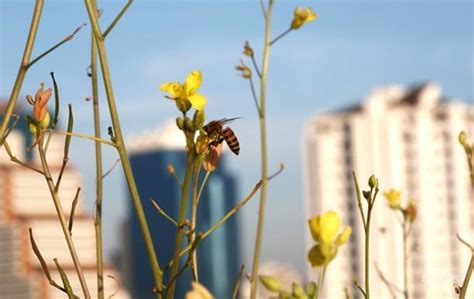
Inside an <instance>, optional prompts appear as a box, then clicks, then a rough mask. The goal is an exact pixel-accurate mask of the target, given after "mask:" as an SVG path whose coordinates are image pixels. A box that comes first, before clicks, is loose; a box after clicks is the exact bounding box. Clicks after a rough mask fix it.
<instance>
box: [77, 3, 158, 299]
mask: <svg viewBox="0 0 474 299" xmlns="http://www.w3.org/2000/svg"><path fill="white" fill-rule="evenodd" d="M84 1H85V5H86V8H87V13H88V15H89V20H90V22H91V25H92V30H93V32H94V37H95V42H96V44H97V52H98V55H99V60H100V65H101V69H102V78H103V81H104V87H105V93H106V95H107V101H108V106H109V112H110V119H111V121H112V127H113V133H114V135H115V140H116V147H117V151H118V154H119V157H120V160H121V161H122V167H123V171H124V174H125V178H126V180H127V184H128V187H129V191H130V195H131V196H130V197H131V199H132V202H133V205H134V208H135V212H136V214H137V218H138V223H139V225H140V228H141V230H142V234H143V239H144V242H145V246H146V249H147V253H148V257H149V259H150V265H151V269H152V272H153V279H154V282H155V290H156V296H157V298H161V291H162V289H163V272H162V270H161V267H160V264H159V262H158V258H157V256H156V251H155V247H154V244H153V239H152V237H151V233H150V229H149V227H148V223H147V220H146V217H145V211H144V210H143V205H142V202H141V199H140V195H139V193H138V189H137V185H136V182H135V178H134V176H133V172H132V167H131V165H130V161H129V159H128V155H127V150H126V147H125V141H124V139H123V135H122V129H121V126H120V121H119V117H118V112H117V107H116V103H115V96H114V93H113V88H112V80H111V77H110V70H109V63H108V59H107V52H106V49H105V43H104V39H103V36H102V34H101V31H100V27H99V22H98V19H97V18H98V17H97V13H96V11H97V8H96V6H95V5H94V3H93V2H92V0H84Z"/></svg>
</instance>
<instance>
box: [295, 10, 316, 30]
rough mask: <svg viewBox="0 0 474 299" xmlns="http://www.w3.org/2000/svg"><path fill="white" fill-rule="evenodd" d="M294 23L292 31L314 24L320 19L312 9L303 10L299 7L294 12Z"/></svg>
mask: <svg viewBox="0 0 474 299" xmlns="http://www.w3.org/2000/svg"><path fill="white" fill-rule="evenodd" d="M293 14H294V16H293V21H292V22H291V29H293V30H296V29H299V28H300V27H301V26H303V24H305V23H309V22H312V21H314V20H316V19H317V18H318V15H317V14H316V13H315V12H314V11H313V9H311V7H307V8H301V7H297V8H295V10H294V13H293Z"/></svg>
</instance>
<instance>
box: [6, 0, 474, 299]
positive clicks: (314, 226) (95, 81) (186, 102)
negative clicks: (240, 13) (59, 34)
mask: <svg viewBox="0 0 474 299" xmlns="http://www.w3.org/2000/svg"><path fill="white" fill-rule="evenodd" d="M84 3H85V8H86V10H87V14H88V18H89V23H90V28H91V38H90V67H89V68H88V76H89V77H90V80H91V94H92V95H91V100H92V101H91V103H92V111H93V123H94V134H93V135H90V134H86V133H78V132H73V124H74V119H73V111H72V106H71V105H69V107H68V121H67V129H66V130H65V131H60V130H59V129H58V128H57V124H58V121H59V117H60V115H59V111H60V108H59V107H60V105H61V104H62V102H61V100H60V96H59V87H58V86H59V84H58V82H57V81H56V78H55V76H54V73H52V72H51V78H52V85H53V89H51V88H48V89H45V87H44V84H43V83H42V84H41V85H40V88H39V89H38V91H37V92H36V94H35V96H34V97H33V96H27V97H26V100H27V102H28V103H29V104H30V105H31V106H32V112H31V113H30V114H29V115H28V116H27V117H26V122H27V125H28V129H29V131H30V133H31V134H32V136H33V138H34V141H33V144H31V146H30V149H31V150H36V151H37V152H38V156H39V158H40V161H41V164H40V166H37V165H32V164H31V163H28V162H26V161H21V160H20V159H19V158H17V157H16V156H15V155H14V154H13V152H14V151H12V148H11V147H10V144H9V143H8V140H7V139H8V137H9V134H10V133H11V132H12V130H13V129H15V126H16V125H17V123H18V122H19V121H20V117H19V116H18V115H16V114H15V113H14V109H15V106H16V104H17V100H18V96H19V94H20V92H21V89H22V85H23V81H24V79H25V76H26V74H27V72H28V70H29V69H30V68H31V67H32V66H33V65H35V63H36V62H38V61H40V60H41V59H44V58H45V57H46V56H47V55H49V54H51V53H53V52H54V51H55V50H57V49H58V48H59V47H61V46H62V45H64V44H65V43H67V42H68V41H70V40H72V39H73V38H74V36H75V35H76V34H78V32H79V31H80V30H81V28H83V26H84V25H85V24H83V25H81V26H79V27H77V28H76V29H75V30H74V31H73V32H72V33H71V34H69V35H67V36H66V37H65V38H64V39H62V40H61V41H59V42H58V43H56V44H55V45H53V46H52V47H50V48H49V49H47V50H46V51H44V52H43V53H41V54H40V55H38V56H37V57H36V58H33V59H32V52H33V48H34V44H35V39H36V34H37V32H38V29H39V23H40V19H41V13H42V10H43V6H44V0H36V4H35V7H34V11H33V17H32V20H31V25H30V30H29V33H28V37H27V41H26V45H25V50H24V52H23V56H22V60H21V63H20V68H19V70H18V74H17V76H16V80H15V83H14V85H13V88H12V91H11V94H10V97H9V101H8V104H7V106H6V109H5V113H4V115H3V117H2V122H1V126H0V147H2V148H3V149H4V150H5V152H6V153H7V155H8V157H9V158H10V160H11V161H12V162H14V163H17V164H18V165H20V166H22V167H25V168H27V169H29V170H31V171H34V172H35V173H38V174H40V175H41V176H42V177H44V179H45V182H46V185H47V187H48V190H49V194H50V196H51V198H52V201H53V205H54V207H55V211H56V216H57V218H58V221H59V225H60V227H61V230H62V232H63V235H64V239H65V241H66V244H67V246H68V251H69V253H70V256H71V259H72V261H73V264H74V269H75V272H76V275H77V281H78V282H79V284H80V286H81V290H82V294H81V295H78V294H74V292H73V287H72V285H75V282H76V281H74V282H73V280H72V277H68V276H67V275H66V272H65V271H64V270H63V267H62V266H61V264H60V263H59V261H58V259H57V258H53V261H54V265H55V266H56V270H57V273H59V276H60V278H61V283H62V284H60V283H58V282H56V281H55V280H53V279H52V275H51V273H50V269H49V268H48V265H47V263H46V261H45V259H44V258H43V256H42V254H41V252H40V249H39V247H38V245H37V244H36V242H35V239H34V237H33V228H30V229H29V236H30V241H31V245H32V250H33V252H34V254H35V255H36V257H37V259H38V260H39V263H40V265H41V268H42V269H43V272H44V275H45V277H46V278H47V280H48V282H49V284H50V285H51V286H53V287H54V288H56V289H58V290H60V291H62V292H63V293H64V294H65V295H67V297H68V298H80V297H81V298H82V297H84V298H86V299H89V298H93V297H94V298H95V296H93V295H91V293H92V290H91V289H90V288H89V286H88V285H87V282H86V279H85V275H84V270H83V268H82V267H81V263H80V260H79V257H78V253H77V251H76V247H75V244H74V241H73V239H72V234H73V231H74V215H75V209H76V205H77V203H78V200H79V193H80V190H81V189H80V188H79V187H78V189H77V192H76V194H75V197H74V199H73V201H72V206H71V207H70V213H69V218H68V217H67V216H66V213H65V212H64V208H63V206H62V201H61V196H60V193H59V190H60V186H61V182H62V181H63V176H65V175H66V169H67V166H68V162H69V148H70V144H71V140H72V138H73V137H74V138H82V139H87V140H90V141H93V142H94V144H95V168H96V178H95V193H96V195H95V196H96V198H95V209H94V229H95V244H96V262H97V268H96V270H97V278H96V279H97V292H96V294H97V298H99V299H104V298H105V291H104V258H103V256H104V252H103V247H104V244H103V227H102V221H103V217H102V206H103V197H104V196H103V179H104V177H105V176H107V175H108V174H109V173H110V171H111V170H109V171H105V172H104V169H103V160H102V146H103V145H107V146H111V147H112V148H114V149H116V150H117V154H118V156H119V158H120V160H119V161H117V163H116V164H115V165H114V166H113V167H112V169H113V168H114V167H115V166H116V165H118V164H119V162H120V164H121V166H122V168H123V172H124V175H125V179H126V183H127V186H128V189H129V192H130V197H131V200H132V203H133V207H134V211H135V213H136V216H137V219H138V223H139V226H140V229H141V232H142V237H143V240H144V243H145V247H146V251H147V254H148V257H149V263H150V267H151V269H152V276H153V283H154V286H153V289H151V290H149V291H150V293H152V292H153V293H154V295H153V296H155V297H156V298H159V299H164V298H166V299H172V298H175V297H176V285H177V282H178V280H179V279H180V278H181V277H182V274H183V273H185V272H186V271H190V272H191V274H192V278H193V283H192V289H191V290H190V291H189V292H188V294H187V298H201V299H202V298H213V295H212V294H211V292H209V291H208V290H207V289H206V288H205V286H203V285H201V284H200V283H199V281H200V271H199V269H200V267H199V266H200V264H199V261H198V254H197V253H198V251H199V250H200V248H199V246H200V244H201V242H202V241H203V240H205V239H206V238H208V237H209V236H210V235H211V234H212V233H214V232H215V231H216V230H217V229H218V228H219V227H221V226H222V225H223V224H224V223H225V222H226V221H228V220H229V219H230V218H231V217H232V216H234V215H235V214H236V213H237V212H238V211H240V209H241V208H242V207H243V206H244V205H246V204H247V203H248V202H249V201H250V200H251V199H252V198H253V197H254V196H255V195H256V194H257V193H259V196H260V198H259V209H258V223H257V228H256V238H255V244H254V251H253V261H252V270H251V274H250V294H249V295H250V298H251V299H255V298H257V293H258V288H257V287H258V283H259V282H261V283H262V284H263V286H264V287H265V289H266V290H267V291H269V292H271V293H273V294H274V295H276V296H278V298H281V299H286V298H301V299H304V298H306V299H319V298H320V297H321V294H322V293H323V290H324V289H323V286H324V279H325V274H326V272H327V270H328V266H329V264H330V263H331V261H333V260H334V258H335V257H336V256H337V253H338V250H339V248H340V247H341V246H342V245H343V244H345V243H346V242H347V240H348V238H349V237H350V235H351V228H350V227H345V228H343V229H342V230H340V228H341V217H340V216H339V214H338V213H337V212H335V211H326V212H324V213H321V214H320V215H317V216H314V217H312V218H311V219H309V221H308V224H309V231H310V233H311V236H312V238H313V240H314V242H315V244H314V245H313V246H312V247H311V248H310V249H309V251H308V262H309V264H310V265H311V266H312V267H313V268H318V270H319V278H318V281H317V282H316V281H309V282H308V283H307V284H306V286H305V287H303V286H301V285H300V284H298V283H295V282H293V284H292V286H291V288H290V289H285V287H284V286H283V283H282V282H281V281H280V280H279V279H278V278H277V277H273V276H270V275H260V274H259V266H260V257H261V252H262V239H263V232H264V224H265V210H266V205H267V204H266V201H267V193H268V186H269V182H270V181H271V180H272V179H273V178H274V177H276V176H277V175H279V174H280V173H281V172H282V171H283V169H284V167H283V164H281V165H280V168H279V169H278V170H277V171H276V172H275V173H273V174H269V170H268V169H269V167H268V145H267V109H266V107H267V102H268V98H267V85H268V69H269V64H270V50H271V48H272V47H273V46H275V45H276V43H277V42H279V41H281V40H282V39H283V38H284V37H286V36H287V35H288V34H289V33H291V32H293V31H295V30H298V29H300V28H301V27H302V26H303V25H304V24H306V23H309V22H312V21H314V20H316V19H317V18H318V16H317V14H316V13H314V12H313V10H312V9H311V8H309V7H308V8H300V7H297V8H295V10H294V13H293V19H292V20H291V22H290V24H289V27H288V28H287V29H285V30H283V31H282V32H281V33H280V34H279V35H277V36H276V37H274V38H272V32H271V28H272V11H273V6H274V0H268V2H267V3H265V1H264V0H260V6H261V9H262V13H263V18H264V21H265V22H264V24H265V25H264V32H265V33H264V37H263V51H262V54H261V62H260V63H258V59H257V57H256V54H255V53H254V50H253V48H252V46H251V45H250V43H248V42H246V43H245V44H244V48H243V55H244V58H245V59H247V60H249V61H248V62H247V61H244V60H241V63H240V64H239V65H237V66H236V70H237V71H238V72H239V74H240V75H241V76H242V77H243V78H244V79H245V80H248V81H249V87H250V92H251V97H252V99H253V102H254V105H255V107H256V112H257V116H258V122H259V128H260V146H261V156H260V160H261V165H260V171H261V173H260V178H259V180H258V182H256V184H255V186H254V187H253V188H252V189H251V190H250V191H249V192H248V194H247V195H246V196H244V197H243V198H242V199H241V200H240V201H239V202H238V203H237V204H236V205H235V206H234V207H233V208H232V209H230V210H229V211H228V212H227V213H226V214H225V215H224V216H223V217H222V218H221V219H220V220H219V221H217V222H216V223H214V224H213V225H212V226H210V227H208V228H207V229H206V230H204V231H198V227H199V224H198V219H200V218H199V217H198V215H199V203H200V201H201V200H205V199H203V198H202V197H203V194H205V193H204V190H205V188H206V185H207V183H208V181H209V178H210V177H211V176H212V174H213V172H214V171H215V170H216V169H217V167H218V164H219V160H220V158H221V153H222V150H223V146H224V145H225V144H227V146H228V147H229V148H230V150H231V151H232V152H233V153H234V154H236V155H238V154H239V152H240V144H239V141H238V139H237V137H236V136H235V134H234V132H233V131H232V129H230V127H228V126H227V123H228V122H230V121H231V120H233V119H226V118H221V119H218V120H211V121H210V120H206V114H205V108H206V104H207V100H206V97H205V96H204V95H202V94H200V93H198V89H199V87H200V85H201V82H202V80H203V75H202V74H201V72H200V71H198V70H196V71H192V72H190V73H189V74H188V76H187V77H186V79H185V80H184V82H182V83H180V82H168V83H164V84H162V85H161V86H160V90H161V91H163V92H165V93H166V96H165V98H167V99H169V100H171V101H172V102H173V103H174V104H175V105H176V108H177V111H178V116H177V117H176V126H177V128H178V129H179V130H180V131H181V132H182V138H183V139H184V141H185V144H186V146H185V148H184V149H183V150H185V154H186V168H185V171H184V177H180V176H179V175H178V174H177V173H176V171H175V169H174V166H173V165H170V166H169V168H168V171H169V173H170V174H171V175H173V176H174V177H175V178H176V180H177V182H178V185H179V187H180V192H181V193H180V200H179V209H178V210H179V211H178V215H177V217H176V218H177V219H175V218H174V215H173V216H172V215H170V214H168V213H167V211H165V210H164V209H163V208H162V207H160V205H159V204H158V203H157V202H156V201H154V200H153V199H151V201H152V204H153V206H154V208H156V210H157V211H158V214H156V217H164V218H165V219H167V221H169V222H170V223H172V224H173V227H174V229H175V230H176V236H175V239H174V240H169V242H170V244H174V250H173V255H172V258H171V260H170V261H169V262H167V263H166V264H165V265H163V266H162V265H160V263H159V262H158V256H157V251H156V249H155V246H154V244H153V239H152V235H151V233H150V229H149V227H148V220H147V219H146V217H145V212H144V208H143V205H142V200H141V198H140V194H139V192H138V189H137V183H136V181H135V177H134V174H133V172H132V168H131V163H130V161H129V157H128V155H127V148H126V145H125V141H124V138H123V134H122V128H121V127H122V123H121V121H120V118H119V115H118V112H117V105H116V99H115V95H114V89H113V84H112V77H111V73H110V68H109V60H108V57H107V53H108V52H107V48H106V45H105V41H106V38H107V37H108V36H109V35H110V34H111V33H112V32H113V30H114V29H115V27H116V25H117V24H118V23H119V21H120V19H121V18H122V17H123V16H124V15H125V13H126V11H127V10H128V8H129V7H130V5H131V4H132V0H128V1H127V2H126V3H125V4H124V6H123V8H122V9H121V10H120V12H119V13H118V14H117V16H116V17H115V18H114V19H113V21H112V22H111V23H110V24H109V25H108V26H107V27H104V28H105V30H102V29H101V28H102V27H101V24H100V19H99V17H100V15H101V11H100V10H99V9H98V5H97V3H96V0H84ZM99 68H100V73H101V74H102V78H101V80H100V78H99ZM254 78H255V79H256V80H257V84H255V83H254ZM100 83H102V84H103V88H104V89H105V94H106V99H107V102H106V104H107V108H108V112H109V116H110V121H111V127H109V128H108V135H109V138H103V137H102V135H101V126H100V109H99V104H100V102H99V85H100ZM53 91H54V113H50V110H48V103H49V100H50V97H51V96H53ZM54 134H56V135H62V136H63V137H64V152H63V159H62V164H61V168H60V170H59V173H58V174H57V176H56V174H55V173H54V174H53V173H52V171H51V167H50V161H48V155H47V153H48V148H49V144H50V141H51V139H52V136H53V135H54ZM459 141H460V142H461V144H462V146H463V148H464V150H465V152H466V155H467V161H468V165H469V170H470V178H471V183H472V185H473V189H474V171H473V165H474V144H471V145H470V144H469V143H468V142H467V137H466V135H465V133H461V134H460V136H459ZM353 176H354V184H355V189H356V195H357V202H358V207H359V211H360V215H361V220H362V223H363V228H364V234H365V287H362V286H361V285H360V284H359V283H358V282H357V281H356V286H357V288H358V289H359V290H360V292H361V293H362V295H363V297H364V298H366V299H369V298H370V279H369V278H370V277H369V273H370V271H369V268H370V267H369V264H370V226H371V219H372V212H373V208H374V204H375V200H376V197H377V194H378V192H379V183H378V179H377V178H376V177H375V176H371V177H370V178H369V180H368V185H369V189H368V190H367V191H362V192H361V191H360V189H359V184H358V181H357V178H356V176H355V174H353ZM385 196H386V198H387V200H388V201H389V204H390V207H391V208H392V209H393V210H395V211H397V212H401V215H402V221H401V224H402V229H403V257H404V266H403V269H404V273H403V274H404V280H403V290H402V291H401V293H403V296H404V298H405V299H408V298H409V290H408V270H407V269H408V263H407V260H408V237H409V234H410V231H411V228H412V225H413V221H414V220H415V218H416V214H417V209H416V206H415V204H414V203H412V202H410V203H408V205H406V206H404V207H402V206H401V205H400V193H397V191H396V190H392V191H390V192H386V193H385ZM362 197H363V198H365V203H363V200H362ZM364 208H366V209H365V210H364ZM189 215H190V217H189ZM458 238H459V239H460V241H461V242H463V243H464V244H465V245H466V246H468V247H469V248H470V249H471V251H472V253H473V254H472V258H471V262H470V265H469V267H468V271H467V273H466V276H465V279H464V282H463V285H462V287H460V288H459V294H460V297H459V298H461V299H463V298H465V296H466V292H467V287H468V283H469V281H470V280H471V275H472V272H473V268H474V265H473V260H474V250H473V248H472V246H471V245H469V244H468V243H467V242H465V241H464V240H462V239H461V238H460V237H458ZM160 246H161V244H160ZM376 269H377V272H378V273H379V276H380V277H381V279H382V281H384V282H385V283H386V284H387V286H389V288H390V289H395V290H396V291H394V292H393V293H392V295H393V296H394V297H395V293H396V292H400V291H398V290H399V289H398V288H397V287H396V286H395V285H394V284H392V283H390V282H389V281H388V279H386V278H385V276H384V275H383V273H382V272H381V271H380V270H379V269H378V268H377V267H376ZM165 273H166V274H169V275H167V277H168V278H167V279H166V281H165V279H164V277H165V275H164V274H165ZM235 274H236V275H237V280H236V282H235V287H234V289H233V292H232V294H233V295H232V296H233V298H236V297H237V296H238V294H239V291H240V284H241V279H242V277H243V276H244V275H243V267H242V268H241V270H240V272H239V273H235ZM345 293H346V297H349V294H348V292H347V290H345Z"/></svg>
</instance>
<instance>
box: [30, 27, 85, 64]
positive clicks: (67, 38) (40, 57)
mask: <svg viewBox="0 0 474 299" xmlns="http://www.w3.org/2000/svg"><path fill="white" fill-rule="evenodd" d="M85 25H86V24H81V25H80V26H79V27H77V28H76V29H75V30H74V31H73V32H72V33H71V34H69V35H68V36H66V37H65V38H64V39H63V40H61V41H60V42H58V43H57V44H55V45H54V46H52V47H51V48H49V49H48V50H46V51H44V52H43V53H41V54H40V55H38V57H36V58H35V59H32V60H31V61H30V62H29V63H28V65H27V66H26V68H27V69H28V68H30V67H31V66H32V65H33V64H35V63H37V62H38V61H40V60H41V59H42V58H44V57H45V56H46V55H48V54H49V53H51V52H53V51H54V50H56V49H57V48H59V47H60V46H62V45H63V44H65V43H67V42H68V41H70V40H72V39H73V38H74V36H75V35H76V33H78V32H79V31H80V30H81V29H82V27H84V26H85Z"/></svg>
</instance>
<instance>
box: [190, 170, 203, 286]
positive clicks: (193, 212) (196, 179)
mask: <svg viewBox="0 0 474 299" xmlns="http://www.w3.org/2000/svg"><path fill="white" fill-rule="evenodd" d="M200 172H201V163H199V162H197V163H196V165H195V169H194V177H193V199H192V204H191V232H192V233H191V243H193V242H194V239H195V238H196V227H197V210H198V205H199V191H198V185H199V174H200ZM201 187H204V185H202V186H201ZM191 260H192V262H191V264H192V270H193V277H194V280H195V281H197V282H199V274H198V260H197V248H196V250H193V252H192V257H191Z"/></svg>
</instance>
